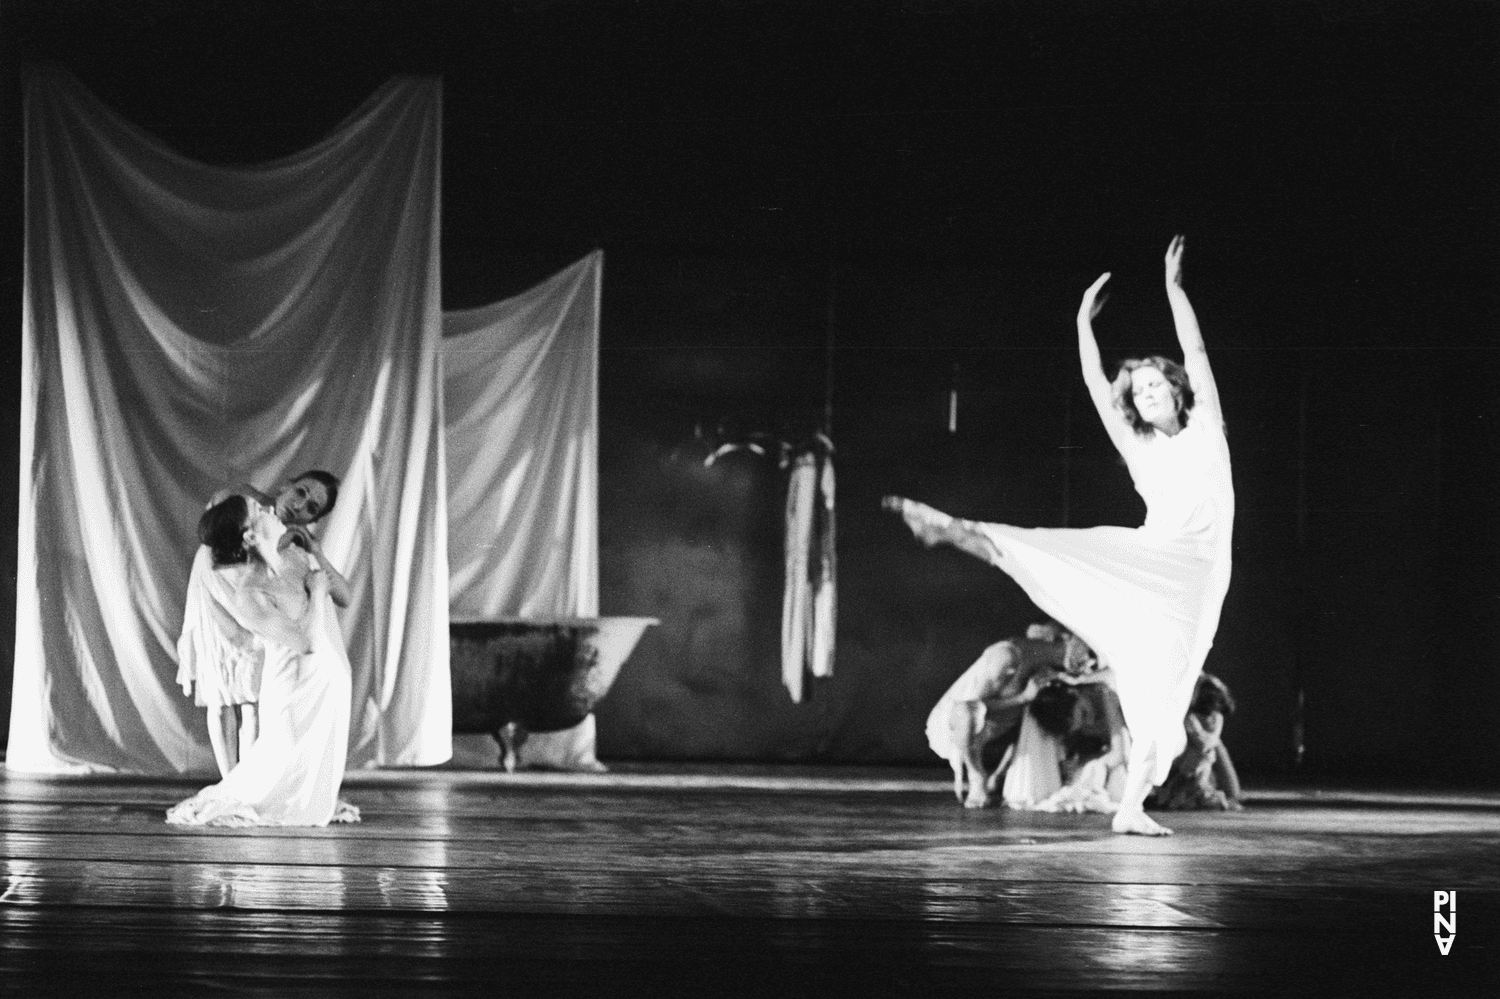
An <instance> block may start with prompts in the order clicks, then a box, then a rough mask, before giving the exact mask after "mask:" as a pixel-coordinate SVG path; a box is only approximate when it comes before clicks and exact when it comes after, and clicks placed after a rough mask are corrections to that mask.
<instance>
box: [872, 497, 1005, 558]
mask: <svg viewBox="0 0 1500 999" xmlns="http://www.w3.org/2000/svg"><path fill="white" fill-rule="evenodd" d="M880 505H881V507H882V508H884V509H886V510H890V511H891V512H892V513H899V514H901V517H902V519H903V520H905V521H906V526H907V527H910V528H911V532H912V533H913V534H915V535H916V536H917V540H918V541H920V542H922V544H924V545H927V546H928V547H929V548H930V547H932V546H933V545H939V544H949V545H952V546H953V547H954V548H957V549H958V550H959V551H962V552H967V553H968V554H970V555H973V556H974V557H975V558H977V559H983V560H984V561H986V562H990V563H992V564H993V563H994V562H995V560H996V557H997V556H998V555H999V554H1000V553H999V551H998V550H997V549H996V548H995V544H994V542H993V541H991V540H990V539H989V538H988V537H987V536H985V535H984V534H981V533H980V532H979V531H977V530H975V529H974V527H973V525H972V524H971V523H970V522H969V521H967V520H959V519H958V518H956V517H950V516H949V515H948V514H946V513H944V512H943V511H941V510H936V509H934V508H932V507H930V506H928V505H927V504H926V503H918V502H917V501H916V500H909V499H906V498H905V497H903V496H886V497H885V498H883V499H882V500H881V501H880Z"/></svg>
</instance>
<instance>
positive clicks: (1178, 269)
mask: <svg viewBox="0 0 1500 999" xmlns="http://www.w3.org/2000/svg"><path fill="white" fill-rule="evenodd" d="M1182 244H1183V238H1182V237H1181V236H1173V237H1172V242H1171V243H1170V244H1168V246H1167V260H1166V263H1167V286H1168V287H1171V286H1172V285H1176V286H1177V287H1179V288H1181V287H1182Z"/></svg>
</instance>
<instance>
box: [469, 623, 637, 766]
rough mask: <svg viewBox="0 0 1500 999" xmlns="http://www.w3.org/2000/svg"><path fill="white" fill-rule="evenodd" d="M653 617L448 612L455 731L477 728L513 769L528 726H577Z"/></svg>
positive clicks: (534, 728) (548, 728)
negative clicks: (498, 746)
mask: <svg viewBox="0 0 1500 999" xmlns="http://www.w3.org/2000/svg"><path fill="white" fill-rule="evenodd" d="M657 623H659V622H658V621H657V619H656V618H652V617H598V618H556V619H552V620H545V621H541V620H521V619H519V618H486V619H476V618H452V619H450V620H449V624H448V633H449V644H450V656H451V660H450V662H451V670H452V678H453V731H454V734H462V733H478V732H484V733H487V734H490V735H493V736H494V737H495V738H496V739H497V740H498V741H499V742H500V744H501V746H502V747H503V752H502V755H501V758H500V761H501V762H502V763H503V764H504V766H505V768H506V769H507V770H511V769H514V768H515V765H516V747H517V746H518V745H519V743H520V742H521V741H522V740H523V739H524V738H525V736H526V733H528V732H559V731H562V730H564V729H570V728H573V727H575V726H577V725H580V724H581V723H582V722H583V721H584V720H585V719H586V718H588V716H589V714H590V713H591V712H592V711H593V710H594V705H595V704H597V703H598V702H599V701H600V700H601V699H602V698H603V697H604V695H605V694H607V693H608V692H609V688H610V686H611V685H612V684H613V683H614V682H615V677H616V676H618V675H619V672H620V667H621V666H623V665H624V664H625V660H626V659H627V658H629V656H630V653H631V652H632V651H634V650H635V646H636V643H637V642H639V641H640V639H641V636H642V635H643V634H645V632H646V629H647V628H649V627H650V626H652V625H654V624H657Z"/></svg>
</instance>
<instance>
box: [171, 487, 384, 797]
mask: <svg viewBox="0 0 1500 999" xmlns="http://www.w3.org/2000/svg"><path fill="white" fill-rule="evenodd" d="M338 485H339V483H338V479H337V478H335V477H334V476H332V475H330V474H329V473H327V472H319V471H313V472H306V473H303V474H302V475H299V476H297V477H296V478H295V479H293V480H292V481H291V482H289V483H287V484H286V485H284V486H283V487H281V488H280V489H278V490H277V492H276V494H275V495H274V496H268V495H266V494H264V493H261V492H259V491H258V490H256V489H253V488H251V487H249V486H241V487H237V488H235V489H232V490H225V491H223V492H221V493H220V494H219V495H217V496H215V497H214V498H213V500H211V501H210V503H209V506H208V509H207V510H205V511H204V513H203V516H202V517H201V518H200V519H199V521H198V539H199V541H200V542H201V545H200V547H199V549H198V553H197V556H196V557H195V559H194V562H193V570H192V576H191V578H190V579H189V582H188V596H187V603H186V608H185V612H184V615H183V628H182V635H181V637H180V638H179V639H178V644H177V658H178V677H177V679H178V682H179V683H181V684H182V687H183V690H184V692H186V693H188V694H190V695H192V696H193V697H194V698H195V700H196V702H197V703H198V704H199V705H200V706H201V707H203V708H205V709H206V710H207V713H208V731H209V741H210V743H212V745H213V750H214V760H215V762H217V763H218V766H219V771H220V773H221V775H222V776H223V780H221V781H220V782H219V783H217V784H214V785H212V786H210V787H207V788H204V789H203V790H202V791H200V792H198V793H197V794H196V795H194V796H193V797H191V798H189V799H187V800H186V801H183V802H181V803H179V804H177V805H176V806H174V807H173V808H172V809H171V810H170V811H169V812H168V813H167V821H168V822H170V823H173V824H176V825H299V826H301V825H307V826H319V825H326V824H328V823H329V822H357V821H359V811H358V809H356V808H354V807H353V806H352V805H349V804H347V803H346V802H343V801H340V800H339V798H338V791H339V786H340V784H341V783H342V781H343V777H344V762H345V757H346V754H347V752H348V739H349V710H350V709H349V696H350V675H349V658H348V655H347V654H346V652H345V649H344V637H343V632H342V631H341V630H340V628H339V623H338V620H337V618H336V617H335V614H334V610H333V605H337V606H339V607H347V606H348V605H349V584H348V582H347V581H346V580H345V579H344V577H343V576H342V575H340V574H339V572H338V570H336V569H335V568H334V567H333V566H332V565H331V564H329V562H328V559H327V558H326V557H324V555H323V550H322V547H321V546H320V545H319V543H318V541H317V538H316V536H315V535H314V534H313V533H312V531H311V530H310V529H309V528H310V525H311V524H313V523H314V522H316V521H318V520H320V519H321V518H322V517H323V516H324V515H325V514H327V513H328V512H329V511H330V510H332V509H333V506H334V504H335V503H336V502H337V500H338Z"/></svg>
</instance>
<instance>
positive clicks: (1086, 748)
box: [1030, 680, 1109, 760]
mask: <svg viewBox="0 0 1500 999" xmlns="http://www.w3.org/2000/svg"><path fill="white" fill-rule="evenodd" d="M1030 710H1031V714H1032V716H1033V717H1035V718H1036V721H1037V724H1038V725H1040V726H1041V727H1042V731H1044V732H1046V733H1047V734H1048V735H1051V736H1054V737H1056V738H1058V739H1061V740H1062V744H1063V751H1064V752H1066V753H1067V755H1069V756H1071V757H1075V758H1076V759H1079V760H1092V759H1094V758H1095V757H1099V756H1103V755H1104V754H1105V753H1106V752H1107V751H1108V750H1109V737H1108V735H1107V734H1106V733H1107V731H1108V722H1107V720H1106V719H1105V718H1103V717H1102V716H1100V713H1099V711H1098V710H1097V708H1096V706H1095V705H1094V703H1093V701H1092V700H1091V699H1090V698H1089V697H1087V696H1085V694H1084V692H1083V691H1082V690H1080V689H1079V688H1078V687H1077V686H1075V685H1073V684H1071V683H1063V682H1061V681H1059V680H1054V681H1052V682H1051V683H1049V684H1047V685H1046V686H1045V687H1043V688H1042V689H1041V690H1039V691H1037V695H1036V698H1035V699H1034V700H1032V702H1031V708H1030Z"/></svg>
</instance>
